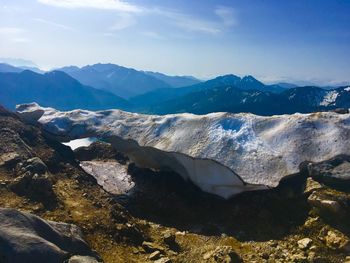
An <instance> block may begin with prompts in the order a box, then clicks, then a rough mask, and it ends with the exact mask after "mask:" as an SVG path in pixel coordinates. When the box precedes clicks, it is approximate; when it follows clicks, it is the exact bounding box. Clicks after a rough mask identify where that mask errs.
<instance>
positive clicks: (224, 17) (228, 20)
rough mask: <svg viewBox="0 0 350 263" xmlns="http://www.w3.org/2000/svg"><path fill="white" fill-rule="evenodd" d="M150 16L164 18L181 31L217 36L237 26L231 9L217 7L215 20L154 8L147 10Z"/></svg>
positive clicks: (234, 14) (235, 17)
mask: <svg viewBox="0 0 350 263" xmlns="http://www.w3.org/2000/svg"><path fill="white" fill-rule="evenodd" d="M148 11H149V12H150V13H152V14H156V15H160V16H163V17H166V18H167V19H168V20H169V22H170V23H171V24H173V25H175V26H177V27H179V28H181V29H184V30H186V31H190V32H201V33H207V34H213V35H215V34H219V33H221V32H222V31H224V30H225V29H227V28H229V27H232V26H234V25H237V15H236V12H235V10H234V9H233V8H229V7H225V6H218V7H216V8H215V9H214V15H216V16H217V19H215V18H214V19H207V18H203V17H198V16H195V15H192V14H186V13H182V12H180V11H178V10H169V9H163V8H154V9H150V10H148Z"/></svg>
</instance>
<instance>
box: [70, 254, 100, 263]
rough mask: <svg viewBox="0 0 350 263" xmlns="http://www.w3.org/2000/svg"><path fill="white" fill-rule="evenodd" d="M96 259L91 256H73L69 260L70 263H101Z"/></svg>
mask: <svg viewBox="0 0 350 263" xmlns="http://www.w3.org/2000/svg"><path fill="white" fill-rule="evenodd" d="M100 262H101V261H97V260H96V258H94V257H90V256H73V257H71V258H70V259H69V260H68V263H100Z"/></svg>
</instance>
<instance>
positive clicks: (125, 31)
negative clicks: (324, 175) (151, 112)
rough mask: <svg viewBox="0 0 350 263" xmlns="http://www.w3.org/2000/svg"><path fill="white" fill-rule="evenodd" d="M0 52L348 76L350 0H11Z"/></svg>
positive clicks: (179, 69) (194, 70)
mask: <svg viewBox="0 0 350 263" xmlns="http://www.w3.org/2000/svg"><path fill="white" fill-rule="evenodd" d="M0 57H14V58H23V59H28V60H32V61H34V62H35V63H36V64H38V65H39V66H41V67H43V68H46V69H47V68H53V67H59V66H64V65H79V66H81V65H86V64H92V63H97V62H111V63H116V64H119V65H123V66H128V67H134V68H136V69H142V70H153V71H160V72H164V73H167V74H171V75H194V76H196V77H200V78H209V77H213V76H216V75H222V74H227V73H234V74H238V75H247V74H251V75H254V76H256V77H258V78H259V79H261V80H263V81H266V82H269V81H297V80H306V81H313V82H316V83H319V84H329V83H338V82H344V81H345V82H347V81H349V80H350V59H349V58H350V1H349V0H343V1H341V0H284V1H281V0H265V1H263V0H231V1H228V0H226V1H220V0H217V1H214V0H202V1H200V0H197V1H189V0H187V1H183V0H177V1H173V0H172V1H170V0H130V1H129V0H126V1H120V0H1V2H0Z"/></svg>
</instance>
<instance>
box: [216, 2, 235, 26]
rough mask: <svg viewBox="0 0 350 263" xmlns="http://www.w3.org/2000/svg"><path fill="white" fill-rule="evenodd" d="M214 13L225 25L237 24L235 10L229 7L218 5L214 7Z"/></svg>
mask: <svg viewBox="0 0 350 263" xmlns="http://www.w3.org/2000/svg"><path fill="white" fill-rule="evenodd" d="M214 13H215V14H216V15H217V16H218V17H219V18H220V19H221V20H222V22H223V24H224V25H225V26H228V27H230V26H235V25H237V23H238V21H237V15H236V11H235V10H234V9H233V8H231V7H226V6H218V7H216V8H215V10H214Z"/></svg>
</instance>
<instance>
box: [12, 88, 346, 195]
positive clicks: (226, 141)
mask: <svg viewBox="0 0 350 263" xmlns="http://www.w3.org/2000/svg"><path fill="white" fill-rule="evenodd" d="M335 96H336V94H333V95H329V96H328V98H329V99H328V100H327V101H332V100H334V98H335ZM20 109H21V110H20V111H18V114H19V115H21V114H27V113H28V112H29V113H30V112H35V111H38V110H41V111H43V112H44V115H43V116H42V117H41V118H40V119H39V122H40V123H41V124H42V125H43V128H44V129H46V130H47V131H49V132H50V133H51V134H56V135H57V136H58V138H63V139H65V140H67V139H68V138H69V139H76V138H84V137H88V136H95V137H97V138H99V139H101V140H105V141H107V142H110V143H111V144H112V145H113V146H114V147H115V148H116V149H117V150H118V151H121V152H124V153H125V154H127V155H128V156H129V158H130V159H131V160H132V161H134V162H135V163H136V164H137V165H138V166H141V167H148V168H152V169H159V170H161V169H163V170H164V169H169V170H172V171H175V172H177V173H178V174H180V175H181V176H182V177H183V178H185V179H189V180H191V181H192V182H193V183H195V184H196V185H197V186H198V187H199V188H201V189H202V190H204V191H207V192H209V193H213V194H217V195H219V196H222V197H224V198H228V197H230V196H232V195H235V194H237V193H240V192H243V191H248V190H258V189H266V188H267V187H276V186H277V185H278V184H279V182H280V181H281V180H282V179H283V178H284V177H286V176H289V175H291V174H294V173H297V172H298V171H299V165H300V164H301V163H302V162H304V161H312V162H320V161H323V160H327V159H330V158H332V157H334V156H336V155H339V154H347V153H348V152H349V149H350V140H348V139H347V138H349V136H350V126H349V123H350V114H337V113H334V112H320V113H313V114H292V115H278V116H269V117H268V116H257V115H253V114H247V113H240V114H231V113H223V112H222V113H212V114H207V115H194V114H188V113H186V114H170V115H164V116H157V115H143V114H136V113H129V112H125V111H120V110H108V111H97V112H89V111H79V110H76V111H69V112H60V111H54V110H52V109H46V108H41V107H39V106H35V107H33V106H32V107H30V106H28V107H25V106H22V107H21V108H20ZM28 116H30V114H29V115H28ZM62 119H64V120H66V122H62Z"/></svg>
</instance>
